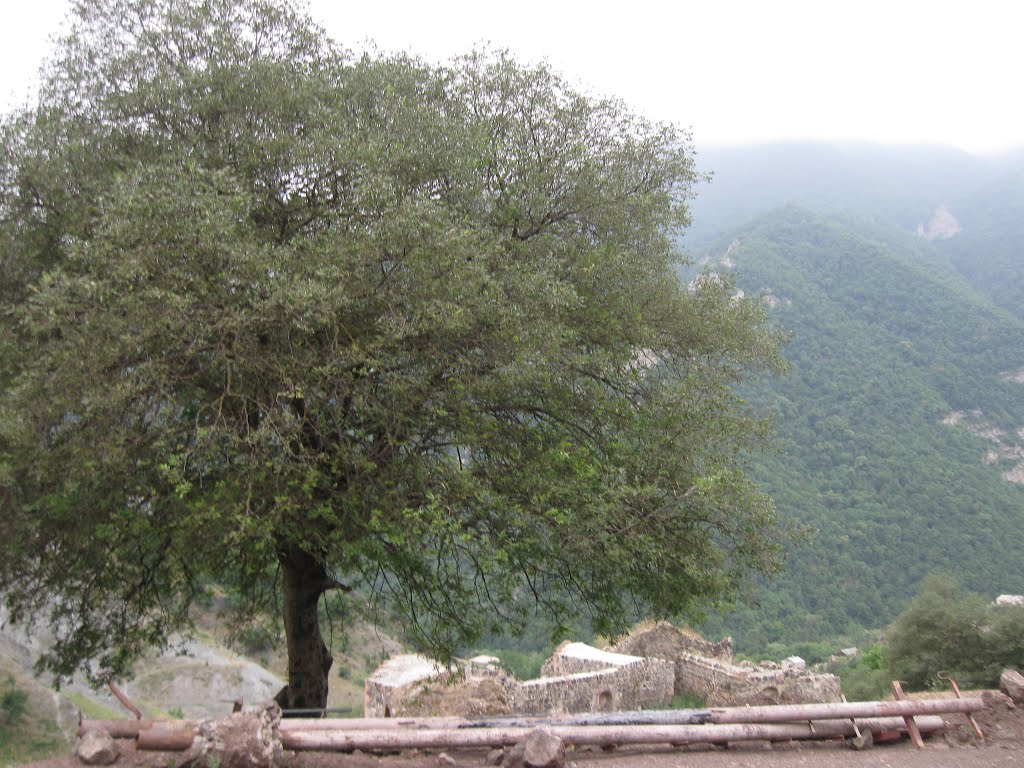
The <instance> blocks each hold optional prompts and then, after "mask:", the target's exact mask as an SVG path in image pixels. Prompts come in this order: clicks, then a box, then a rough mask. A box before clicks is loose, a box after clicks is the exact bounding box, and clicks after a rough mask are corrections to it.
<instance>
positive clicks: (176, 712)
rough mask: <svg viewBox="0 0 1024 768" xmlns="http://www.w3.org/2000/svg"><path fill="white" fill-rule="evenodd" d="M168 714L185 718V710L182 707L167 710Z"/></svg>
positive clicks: (179, 718)
mask: <svg viewBox="0 0 1024 768" xmlns="http://www.w3.org/2000/svg"><path fill="white" fill-rule="evenodd" d="M167 714H168V715H170V716H171V717H173V718H174V719H175V720H184V719H185V712H184V710H183V709H182V708H181V707H172V708H171V709H169V710H167Z"/></svg>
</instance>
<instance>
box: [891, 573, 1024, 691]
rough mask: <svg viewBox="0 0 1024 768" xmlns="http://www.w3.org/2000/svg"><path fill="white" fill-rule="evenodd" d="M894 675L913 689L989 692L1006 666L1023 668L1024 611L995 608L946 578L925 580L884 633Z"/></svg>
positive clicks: (1006, 607)
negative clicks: (950, 682) (954, 685)
mask: <svg viewBox="0 0 1024 768" xmlns="http://www.w3.org/2000/svg"><path fill="white" fill-rule="evenodd" d="M887 639H888V650H887V657H888V661H889V666H890V668H891V671H892V674H893V675H894V676H896V677H897V678H898V679H901V680H905V681H906V682H907V683H908V684H909V685H910V686H911V687H912V688H917V689H924V688H944V687H946V684H945V683H944V682H943V681H942V680H941V679H940V677H939V675H940V674H942V675H948V676H950V677H953V678H954V679H955V680H956V681H957V682H958V683H959V684H960V685H961V686H963V687H971V688H993V687H996V686H998V684H999V675H1000V673H1001V672H1002V670H1003V669H1005V668H1006V667H1013V668H1017V669H1020V668H1021V667H1024V608H1021V607H1020V606H995V605H992V604H991V603H990V602H989V601H988V600H986V599H984V598H982V597H980V596H979V595H974V594H970V593H967V592H965V591H964V590H963V588H962V587H960V585H959V584H957V583H956V582H955V581H954V580H953V579H951V578H949V577H947V576H932V577H930V578H928V579H927V580H926V581H925V582H924V585H923V587H922V589H921V592H920V594H919V595H918V596H917V597H915V598H914V600H913V601H911V603H910V605H909V606H907V609H906V610H905V611H904V612H903V613H901V614H900V615H899V616H898V617H897V619H896V621H895V622H894V623H893V625H892V627H890V629H889V631H888V633H887Z"/></svg>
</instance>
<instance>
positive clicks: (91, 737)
mask: <svg viewBox="0 0 1024 768" xmlns="http://www.w3.org/2000/svg"><path fill="white" fill-rule="evenodd" d="M75 754H76V755H78V759H79V760H81V761H82V762H83V763H85V764H86V765H110V764H111V763H113V762H114V761H115V760H117V758H118V755H119V752H118V749H117V744H116V743H115V742H114V739H113V738H111V736H110V734H109V733H107V732H106V731H104V730H103V729H97V730H92V731H86V732H85V733H84V734H83V735H82V737H81V738H80V739H79V740H78V747H77V748H76V749H75Z"/></svg>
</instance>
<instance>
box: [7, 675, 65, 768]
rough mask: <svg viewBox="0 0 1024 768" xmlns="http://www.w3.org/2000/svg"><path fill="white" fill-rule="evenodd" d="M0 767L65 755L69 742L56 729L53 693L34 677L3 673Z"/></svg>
mask: <svg viewBox="0 0 1024 768" xmlns="http://www.w3.org/2000/svg"><path fill="white" fill-rule="evenodd" d="M0 696H6V701H7V703H8V706H7V707H5V708H4V711H3V713H2V714H0V766H14V765H21V764H22V763H29V762H33V761H35V760H44V759H46V758H49V757H55V756H59V755H62V754H66V753H67V751H68V750H69V749H70V744H71V742H70V740H69V738H68V737H67V736H66V735H65V734H63V733H62V732H61V731H60V729H59V728H58V727H57V720H56V714H57V713H56V709H55V708H54V704H53V695H52V693H51V691H50V690H49V689H47V688H45V687H43V686H42V685H40V684H39V683H38V682H37V681H36V680H34V679H33V678H31V677H29V676H27V675H22V674H15V673H13V672H9V671H3V672H2V673H0Z"/></svg>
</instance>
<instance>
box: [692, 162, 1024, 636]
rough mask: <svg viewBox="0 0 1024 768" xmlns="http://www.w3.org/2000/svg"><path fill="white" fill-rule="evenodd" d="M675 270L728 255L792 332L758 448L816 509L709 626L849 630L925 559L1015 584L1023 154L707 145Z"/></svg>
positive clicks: (1021, 519)
mask: <svg viewBox="0 0 1024 768" xmlns="http://www.w3.org/2000/svg"><path fill="white" fill-rule="evenodd" d="M699 158H700V162H701V164H702V166H704V167H706V168H711V169H714V172H715V177H714V180H713V182H712V183H711V184H710V185H708V186H706V187H705V188H704V189H702V190H701V195H700V198H699V199H698V200H697V201H696V202H695V204H694V205H693V209H692V210H693V217H694V225H693V227H692V229H691V230H690V231H689V232H688V233H687V235H686V239H685V241H684V247H685V248H686V249H687V251H688V253H689V255H690V256H691V257H692V258H693V259H694V261H695V264H694V265H692V266H690V267H687V268H686V270H684V276H687V277H689V276H690V275H692V273H693V272H694V271H695V270H698V269H705V270H713V271H723V270H728V271H732V272H735V274H736V279H737V285H738V287H739V289H740V290H742V291H744V292H745V293H746V294H747V295H756V294H760V295H762V296H763V297H764V300H765V301H766V302H767V303H768V305H769V307H770V312H771V316H772V317H773V318H774V320H775V322H776V323H778V324H779V325H780V326H781V327H783V328H785V329H787V330H789V331H791V332H792V333H793V340H792V342H791V343H790V345H789V347H788V348H787V350H786V356H787V358H788V359H789V360H790V363H791V370H790V373H789V375H788V376H786V377H782V378H778V379H770V380H762V381H759V382H755V383H754V384H752V385H751V386H749V387H748V389H747V390H746V393H745V394H746V396H747V397H748V399H749V400H750V401H751V402H753V403H756V404H757V405H758V406H760V407H762V408H764V409H766V410H767V411H769V412H771V413H774V414H775V417H776V420H777V425H778V426H777V435H778V440H777V452H775V453H773V454H769V455H763V456H757V457H754V460H753V464H754V466H753V469H754V473H755V475H756V476H757V477H758V478H759V479H760V481H761V482H762V483H763V484H764V486H765V487H766V488H767V489H768V490H769V492H770V493H771V494H772V497H773V498H774V499H775V502H776V505H777V507H778V509H779V512H780V515H781V516H782V517H783V518H784V519H786V520H788V521H791V522H794V523H797V524H800V525H804V526H807V527H809V528H810V530H811V531H812V535H811V538H810V539H809V541H807V542H805V543H802V544H799V545H794V546H793V547H792V551H791V553H790V560H789V566H788V568H787V571H786V573H785V574H784V575H783V576H781V577H780V578H778V579H777V580H775V581H774V582H772V583H771V584H769V585H766V586H764V587H763V588H761V589H760V590H759V592H758V594H756V595H754V596H753V597H754V598H755V601H756V603H757V605H755V606H754V607H745V608H741V609H739V610H737V611H735V612H733V613H731V614H729V615H727V616H726V617H725V618H724V619H723V620H719V619H714V620H712V621H711V622H709V624H708V626H707V629H708V630H709V631H711V632H731V633H733V634H734V635H735V636H736V638H737V643H738V646H739V647H740V648H741V649H743V650H747V651H748V652H757V651H762V650H764V649H765V648H766V647H768V646H770V645H771V644H773V643H774V644H784V645H790V646H791V645H792V644H794V643H798V642H805V641H828V640H833V639H836V638H839V637H844V638H851V639H854V640H856V639H858V638H859V637H862V636H864V634H865V630H871V629H877V628H880V627H883V626H885V625H886V624H887V623H888V622H889V621H891V620H892V618H893V617H894V616H895V615H896V613H898V612H899V610H900V609H901V608H902V607H903V606H904V605H905V604H906V602H907V601H908V600H909V599H910V598H911V597H913V595H914V594H915V593H916V591H917V589H918V587H919V585H920V583H921V580H922V579H923V578H924V577H925V576H926V575H927V574H929V573H931V572H945V573H950V574H952V575H953V576H955V577H956V578H957V579H959V580H960V581H961V582H962V583H963V584H964V585H965V586H967V587H968V588H970V589H972V590H976V591H978V592H981V593H983V594H990V595H992V596H993V597H994V596H995V595H996V594H999V593H1006V592H1012V593H1022V592H1024V570H1022V569H1021V568H1020V567H1019V562H1020V559H1021V553H1022V552H1024V216H1022V214H1024V170H1022V169H1024V164H1022V162H1021V156H1020V155H1019V154H1018V155H1007V156H1004V157H1001V158H975V157H972V156H970V155H967V154H964V153H962V152H959V151H956V150H952V149H946V148H934V147H900V148H893V147H871V146H867V145H842V146H832V145H821V144H783V145H775V146H761V147H752V148H743V149H732V150H713V151H705V152H701V153H700V155H699Z"/></svg>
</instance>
